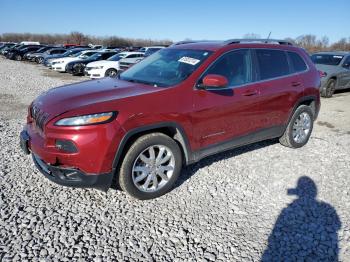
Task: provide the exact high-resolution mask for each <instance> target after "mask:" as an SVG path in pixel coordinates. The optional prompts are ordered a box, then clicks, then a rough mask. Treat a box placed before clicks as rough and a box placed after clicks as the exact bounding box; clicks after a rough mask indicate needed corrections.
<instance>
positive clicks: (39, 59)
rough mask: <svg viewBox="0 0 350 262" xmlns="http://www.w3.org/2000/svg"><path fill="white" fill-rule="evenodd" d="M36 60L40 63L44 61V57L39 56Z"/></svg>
mask: <svg viewBox="0 0 350 262" xmlns="http://www.w3.org/2000/svg"><path fill="white" fill-rule="evenodd" d="M35 60H36V62H37V63H38V64H42V63H43V61H44V58H42V57H38V58H36V59H35Z"/></svg>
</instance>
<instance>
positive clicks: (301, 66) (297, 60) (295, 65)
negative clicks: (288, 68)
mask: <svg viewBox="0 0 350 262" xmlns="http://www.w3.org/2000/svg"><path fill="white" fill-rule="evenodd" d="M288 56H289V58H290V61H291V64H292V70H293V72H294V73H296V72H302V71H305V70H306V69H307V65H306V64H305V61H304V59H302V58H301V56H300V55H299V54H297V53H295V52H288Z"/></svg>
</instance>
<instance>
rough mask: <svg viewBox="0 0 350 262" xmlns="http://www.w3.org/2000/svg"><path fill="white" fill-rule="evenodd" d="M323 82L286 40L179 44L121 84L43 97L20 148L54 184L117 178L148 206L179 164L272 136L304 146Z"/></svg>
mask: <svg viewBox="0 0 350 262" xmlns="http://www.w3.org/2000/svg"><path fill="white" fill-rule="evenodd" d="M319 85H320V76H319V72H318V71H317V69H316V68H315V65H314V64H313V63H312V61H311V59H310V57H309V56H308V54H307V53H306V52H305V51H304V50H303V49H301V48H298V47H296V46H293V45H291V44H290V43H288V42H286V41H283V40H271V39H269V40H267V39H261V40H257V39H254V42H251V40H242V39H241V40H240V39H233V40H227V41H222V42H220V41H213V42H209V41H205V42H190V43H186V44H181V43H178V44H175V45H173V46H171V47H169V48H166V49H163V50H160V51H158V52H157V53H155V54H154V55H152V56H150V57H148V58H147V59H144V60H143V61H141V62H140V63H138V64H136V65H134V66H133V67H131V68H130V69H128V70H127V71H125V72H123V73H121V74H120V75H119V77H117V78H110V77H107V78H103V79H99V80H91V81H85V82H82V83H76V84H70V85H68V86H63V87H58V88H54V89H51V90H49V91H47V92H45V93H43V94H42V95H40V96H39V97H38V98H36V99H35V100H34V101H33V103H32V104H31V105H30V107H29V110H28V116H27V124H26V126H25V128H24V130H23V131H22V133H21V135H20V137H21V139H20V141H21V145H22V148H23V150H24V152H26V153H27V154H28V153H31V154H32V157H33V161H34V163H35V165H36V166H37V168H38V169H39V170H40V171H41V172H42V173H43V174H44V175H45V176H46V177H47V178H48V179H50V180H52V181H54V182H56V183H58V184H61V185H66V186H73V187H94V188H99V189H102V190H107V189H108V188H109V187H110V185H111V183H112V182H113V181H115V183H116V184H118V186H120V188H122V189H123V190H124V191H126V192H127V193H129V194H130V195H132V196H133V197H136V198H139V199H150V198H155V197H159V196H161V195H163V194H165V193H166V192H168V191H169V190H170V189H171V188H172V186H173V185H174V183H175V182H176V180H177V178H178V177H179V175H180V172H181V169H182V167H183V165H188V164H191V163H195V162H197V161H199V160H200V159H202V158H205V157H207V156H210V155H213V154H216V153H218V152H223V151H225V150H229V149H232V148H235V147H239V146H242V145H247V144H250V143H255V142H258V141H262V140H266V139H274V138H279V141H280V143H281V144H282V145H284V146H287V147H291V148H299V147H302V146H304V145H305V144H306V143H307V142H308V140H309V138H310V135H311V132H312V129H313V123H314V121H315V119H316V118H317V115H318V112H319V109H320V92H319ZM271 161H280V159H271ZM33 175H36V173H35V174H33ZM213 175H215V174H213ZM114 179H115V180H114Z"/></svg>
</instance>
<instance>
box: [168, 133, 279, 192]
mask: <svg viewBox="0 0 350 262" xmlns="http://www.w3.org/2000/svg"><path fill="white" fill-rule="evenodd" d="M276 143H278V139H271V140H265V141H262V142H257V143H254V144H250V145H246V146H242V147H238V148H235V149H231V150H227V151H225V152H222V153H218V154H215V155H213V156H208V157H206V158H203V159H202V160H200V161H199V162H197V163H194V164H192V165H189V166H187V167H184V168H183V170H182V172H181V174H180V176H179V178H178V180H177V181H176V183H175V185H174V188H177V187H180V186H181V185H182V184H183V183H184V182H186V181H187V180H188V179H190V178H191V177H192V176H193V175H195V174H196V173H197V171H198V170H199V169H201V168H204V167H206V166H210V165H211V164H213V163H215V162H217V161H222V160H225V159H229V158H232V157H236V156H239V155H241V154H245V153H248V152H251V151H254V150H258V149H260V148H264V147H267V146H270V145H273V144H276Z"/></svg>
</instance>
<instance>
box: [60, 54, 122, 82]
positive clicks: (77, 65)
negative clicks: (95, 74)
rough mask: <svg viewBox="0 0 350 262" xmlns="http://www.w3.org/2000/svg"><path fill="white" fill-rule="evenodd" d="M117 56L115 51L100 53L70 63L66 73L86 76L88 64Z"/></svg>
mask: <svg viewBox="0 0 350 262" xmlns="http://www.w3.org/2000/svg"><path fill="white" fill-rule="evenodd" d="M115 54H117V52H113V51H106V52H98V53H96V54H94V55H92V56H90V57H88V58H86V59H82V60H76V61H73V62H70V63H68V64H67V66H66V72H68V73H70V74H72V75H75V76H78V75H84V69H85V66H86V65H87V64H88V63H91V62H95V61H99V60H107V59H108V58H110V57H111V56H113V55H115Z"/></svg>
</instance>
